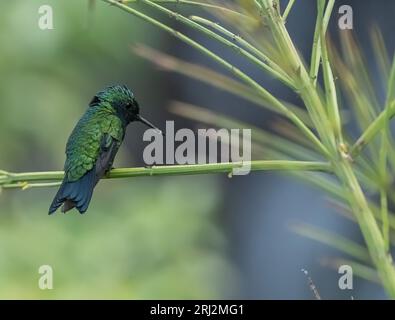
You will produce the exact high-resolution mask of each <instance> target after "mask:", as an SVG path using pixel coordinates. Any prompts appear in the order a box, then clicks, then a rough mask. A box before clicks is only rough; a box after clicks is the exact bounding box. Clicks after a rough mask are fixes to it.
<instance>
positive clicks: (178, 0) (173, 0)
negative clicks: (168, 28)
mask: <svg viewBox="0 0 395 320" xmlns="http://www.w3.org/2000/svg"><path fill="white" fill-rule="evenodd" d="M119 2H120V3H139V2H140V0H121V1H119ZM153 2H158V3H163V4H167V3H169V4H175V5H178V4H180V5H191V6H198V7H204V8H208V9H215V10H220V11H223V12H226V13H230V14H233V15H237V16H240V17H243V18H247V19H251V17H249V16H246V15H244V14H242V13H240V12H237V11H234V10H232V9H229V8H226V7H222V6H219V5H215V4H211V3H205V2H198V1H189V0H153Z"/></svg>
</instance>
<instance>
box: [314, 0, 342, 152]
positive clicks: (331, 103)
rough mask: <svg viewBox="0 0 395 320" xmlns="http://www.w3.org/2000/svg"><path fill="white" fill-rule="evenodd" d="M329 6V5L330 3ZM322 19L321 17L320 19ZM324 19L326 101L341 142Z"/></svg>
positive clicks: (323, 63)
mask: <svg viewBox="0 0 395 320" xmlns="http://www.w3.org/2000/svg"><path fill="white" fill-rule="evenodd" d="M318 4H319V7H321V6H323V4H324V2H323V1H319V2H318ZM328 6H329V5H328ZM319 11H320V12H323V11H324V9H323V8H322V9H319ZM318 20H320V19H318ZM324 23H325V22H324V19H323V22H322V25H321V28H320V29H321V33H320V40H321V42H320V43H321V55H322V69H323V74H324V85H325V94H326V103H327V108H328V115H329V119H330V121H331V124H332V126H333V129H334V132H335V137H336V138H337V139H338V142H339V143H340V144H342V143H343V135H342V124H341V119H340V112H339V105H338V102H337V93H336V86H335V80H334V77H333V72H332V68H331V65H330V62H329V56H328V50H327V45H326V37H325V35H326V27H325V25H324Z"/></svg>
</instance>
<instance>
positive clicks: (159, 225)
mask: <svg viewBox="0 0 395 320" xmlns="http://www.w3.org/2000/svg"><path fill="white" fill-rule="evenodd" d="M43 4H49V5H51V6H52V8H53V13H54V30H44V31H43V30H40V29H39V27H38V19H39V16H40V15H39V13H38V8H39V7H40V6H41V5H43ZM166 41H168V38H167V37H163V34H160V33H158V32H157V30H156V29H153V28H151V27H150V26H147V25H145V24H142V23H140V22H139V21H136V19H132V18H130V17H129V16H127V15H126V14H125V13H123V12H121V11H119V10H114V9H113V8H110V7H109V6H108V5H103V3H101V2H100V1H99V3H97V5H96V6H95V8H94V10H93V11H89V10H88V2H87V1H81V0H67V1H59V0H58V1H54V0H52V1H50V0H46V1H45V3H43V1H42V0H29V1H26V0H25V1H23V0H14V1H0V43H1V47H0V169H4V170H7V171H15V172H25V171H49V170H60V169H61V168H62V167H63V163H64V159H65V155H64V148H65V143H66V140H67V137H68V135H69V133H70V132H71V130H72V128H73V126H74V125H75V123H76V121H77V120H78V118H79V117H80V116H81V114H82V113H83V112H84V110H85V108H86V106H87V103H88V102H89V100H90V99H91V97H92V96H93V95H94V93H95V92H96V91H98V90H100V89H101V88H103V87H105V86H107V85H111V84H115V83H125V84H127V85H128V86H130V87H131V88H133V91H134V92H135V94H136V96H137V98H138V100H139V102H140V105H141V106H142V113H143V114H144V116H146V117H147V118H148V119H151V120H152V121H153V122H155V123H156V124H157V125H158V126H159V127H162V126H164V120H165V119H166V117H167V116H166V113H165V111H164V108H165V105H166V103H167V101H166V99H167V96H166V94H167V88H166V87H165V85H163V83H165V82H166V81H165V79H164V78H163V77H164V75H163V74H161V73H160V72H158V71H157V70H155V69H153V68H152V66H151V65H150V64H149V63H146V62H144V61H143V60H141V59H139V58H137V57H136V56H135V55H134V54H132V52H131V50H130V45H131V44H133V43H137V42H144V43H145V44H148V45H152V46H155V47H156V48H159V49H160V48H165V47H166V46H167V45H168V44H167V42H166ZM143 130H144V128H143V126H140V125H138V124H137V125H135V126H131V128H129V130H128V133H127V136H126V140H127V141H126V143H125V144H124V145H123V147H122V149H121V151H120V152H119V154H118V157H117V159H116V162H115V166H116V167H124V166H127V167H131V166H136V165H141V164H142V159H141V158H142V151H143V147H144V145H143V144H142V133H143ZM220 190H221V188H220V187H219V184H218V181H217V180H216V179H215V177H193V178H191V177H172V178H159V177H155V178H136V179H126V180H111V181H103V182H101V183H100V184H99V185H98V187H97V188H96V191H95V194H94V197H93V201H92V203H91V206H90V209H89V211H88V213H87V214H85V215H83V216H81V215H79V214H77V213H76V212H75V211H74V212H72V213H70V214H67V215H62V214H60V213H58V214H56V215H54V216H48V215H47V210H48V206H49V204H50V202H51V201H52V198H53V196H54V194H55V192H56V190H55V189H53V188H45V189H30V190H27V191H19V190H12V191H10V190H2V191H1V194H0V298H1V299H8V298H28V299H29V298H66V299H67V298H81V299H84V298H110V299H111V298H125V299H128V298H131V299H141V298H148V299H157V298H159V299H160V298H168V299H169V298H186V299H188V298H223V297H228V296H230V295H231V293H230V292H232V291H233V290H235V288H236V283H237V279H236V278H237V276H236V272H235V270H234V268H233V267H232V265H231V263H230V262H229V260H228V259H227V257H226V252H227V250H228V244H227V241H226V237H225V236H224V234H223V231H221V229H220V227H219V219H218V217H217V215H216V214H215V213H216V212H219V210H220V208H221V206H222V205H223V203H222V200H221V199H222V197H221V192H220ZM41 265H51V266H52V268H53V272H54V274H53V275H54V279H53V283H54V289H53V290H44V291H43V290H40V289H39V287H38V280H39V277H40V274H39V273H38V269H39V267H40V266H41Z"/></svg>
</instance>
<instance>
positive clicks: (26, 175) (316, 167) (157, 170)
mask: <svg viewBox="0 0 395 320" xmlns="http://www.w3.org/2000/svg"><path fill="white" fill-rule="evenodd" d="M247 165H250V168H251V171H273V170H279V171H319V172H331V166H330V164H328V163H325V162H313V161H288V160H254V161H250V162H246V161H244V162H243V161H238V162H225V163H208V164H191V165H170V166H167V165H166V166H152V167H138V168H120V169H113V170H111V171H110V172H109V173H108V174H107V176H106V177H105V178H106V179H119V178H131V177H142V176H169V175H197V174H213V173H228V174H229V175H231V174H232V172H233V170H235V169H240V168H243V167H245V166H247ZM63 176H64V172H63V171H47V172H23V173H8V172H7V173H6V174H4V176H3V177H1V178H0V187H3V188H12V187H20V188H22V189H26V188H29V187H34V186H35V187H38V186H45V187H47V186H54V185H57V184H55V183H56V182H59V181H61V180H62V179H63ZM49 181H56V182H55V183H48V182H49ZM37 182H39V183H42V184H37ZM31 183H32V184H31Z"/></svg>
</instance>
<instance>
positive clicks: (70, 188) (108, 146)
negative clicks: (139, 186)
mask: <svg viewBox="0 0 395 320" xmlns="http://www.w3.org/2000/svg"><path fill="white" fill-rule="evenodd" d="M133 121H138V122H142V123H144V124H145V125H147V126H148V127H150V128H153V129H155V130H156V131H158V133H162V132H161V131H160V130H159V129H158V128H156V127H155V126H154V125H153V124H152V123H150V122H149V121H148V120H146V119H144V118H143V117H142V116H140V107H139V104H138V102H137V100H136V99H135V97H134V95H133V93H132V91H130V89H129V88H128V87H126V86H124V85H115V86H110V87H107V88H105V89H104V90H102V91H99V92H98V93H96V95H95V96H94V97H93V98H92V100H91V102H90V103H89V106H88V109H87V110H86V112H85V114H84V115H83V116H82V117H81V119H80V120H79V121H78V123H77V125H76V126H75V127H74V130H73V131H72V133H71V135H70V137H69V139H68V141H67V145H66V162H65V165H64V171H65V174H64V178H63V181H62V184H61V186H60V188H59V190H58V192H57V193H56V195H55V198H54V199H53V201H52V204H51V206H50V208H49V214H52V213H54V212H55V211H56V210H57V209H58V208H59V207H60V206H61V205H62V204H63V207H62V212H63V213H66V212H67V211H69V210H71V209H73V208H77V210H78V211H79V212H80V213H81V214H82V213H85V212H86V210H87V209H88V206H89V203H90V201H91V198H92V194H93V189H94V188H95V186H96V184H97V183H98V181H99V180H100V179H101V178H103V176H105V175H106V174H107V172H108V171H109V170H110V169H111V168H112V164H113V161H114V158H115V155H116V154H117V152H118V149H119V147H120V145H121V144H122V141H123V139H124V137H125V131H126V127H127V126H128V125H129V123H131V122H133Z"/></svg>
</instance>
